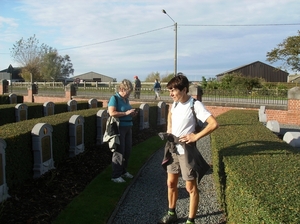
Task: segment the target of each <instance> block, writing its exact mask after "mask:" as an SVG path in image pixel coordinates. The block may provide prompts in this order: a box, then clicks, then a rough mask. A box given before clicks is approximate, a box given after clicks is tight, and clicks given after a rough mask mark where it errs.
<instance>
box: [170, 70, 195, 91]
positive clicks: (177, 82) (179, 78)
mask: <svg viewBox="0 0 300 224" xmlns="http://www.w3.org/2000/svg"><path fill="white" fill-rule="evenodd" d="M189 85H190V84H189V80H188V79H187V77H186V76H185V75H183V73H181V72H179V73H178V74H177V75H175V76H174V77H173V78H172V79H171V80H170V81H169V82H168V84H167V89H173V88H174V89H179V90H180V91H182V90H183V89H184V87H185V88H186V93H188V92H189Z"/></svg>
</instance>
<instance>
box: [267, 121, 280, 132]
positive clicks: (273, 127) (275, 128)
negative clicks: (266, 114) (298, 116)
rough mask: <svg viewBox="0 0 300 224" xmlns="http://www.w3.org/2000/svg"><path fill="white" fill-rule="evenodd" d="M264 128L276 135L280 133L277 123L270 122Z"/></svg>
mask: <svg viewBox="0 0 300 224" xmlns="http://www.w3.org/2000/svg"><path fill="white" fill-rule="evenodd" d="M266 127H267V128H268V129H270V130H271V131H272V132H274V133H277V134H278V133H279V132H280V126H279V123H278V121H275V120H270V121H268V122H267V125H266Z"/></svg>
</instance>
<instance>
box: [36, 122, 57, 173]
mask: <svg viewBox="0 0 300 224" xmlns="http://www.w3.org/2000/svg"><path fill="white" fill-rule="evenodd" d="M52 131H53V128H52V126H51V125H49V124H46V123H38V124H36V125H35V126H34V127H33V129H32V130H31V136H32V150H33V157H34V164H33V178H38V177H40V176H41V175H43V174H44V173H46V172H48V171H49V170H51V169H55V167H54V160H53V151H52Z"/></svg>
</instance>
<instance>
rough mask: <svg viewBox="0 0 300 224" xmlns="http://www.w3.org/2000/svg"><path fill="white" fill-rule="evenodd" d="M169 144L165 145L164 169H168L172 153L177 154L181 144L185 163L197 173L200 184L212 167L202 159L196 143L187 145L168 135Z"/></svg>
mask: <svg viewBox="0 0 300 224" xmlns="http://www.w3.org/2000/svg"><path fill="white" fill-rule="evenodd" d="M167 140H168V141H167V142H166V145H165V153H164V158H163V161H162V166H163V168H164V169H167V166H168V165H169V164H170V163H171V160H170V159H171V157H172V154H171V153H175V152H176V144H180V145H181V146H182V147H183V148H184V154H185V162H186V164H187V167H188V168H189V169H192V170H194V171H195V172H196V173H197V179H198V184H199V183H200V181H201V179H202V177H203V176H204V175H205V174H206V172H207V171H208V170H209V169H210V166H209V165H208V164H207V162H206V161H205V159H204V158H203V157H202V155H201V153H200V152H199V150H198V149H197V147H196V143H195V142H194V143H191V144H185V143H182V142H179V138H178V137H176V136H174V135H172V134H168V137H167Z"/></svg>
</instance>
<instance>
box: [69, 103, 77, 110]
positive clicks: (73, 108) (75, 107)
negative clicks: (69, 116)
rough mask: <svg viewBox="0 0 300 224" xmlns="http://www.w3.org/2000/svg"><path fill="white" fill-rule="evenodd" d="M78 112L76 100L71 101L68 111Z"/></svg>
mask: <svg viewBox="0 0 300 224" xmlns="http://www.w3.org/2000/svg"><path fill="white" fill-rule="evenodd" d="M76 110H77V101H76V100H69V101H68V111H69V112H71V111H76Z"/></svg>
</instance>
